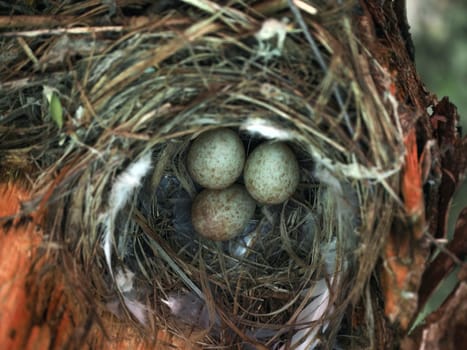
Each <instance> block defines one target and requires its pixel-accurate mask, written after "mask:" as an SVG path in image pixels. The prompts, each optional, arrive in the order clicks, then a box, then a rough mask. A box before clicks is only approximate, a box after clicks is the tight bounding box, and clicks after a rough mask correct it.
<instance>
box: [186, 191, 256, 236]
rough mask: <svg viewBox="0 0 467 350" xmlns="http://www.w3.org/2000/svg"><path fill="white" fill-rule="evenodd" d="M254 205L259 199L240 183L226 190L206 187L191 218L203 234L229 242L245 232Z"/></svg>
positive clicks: (194, 203) (196, 201) (197, 199)
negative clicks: (254, 197)
mask: <svg viewBox="0 0 467 350" xmlns="http://www.w3.org/2000/svg"><path fill="white" fill-rule="evenodd" d="M255 208H256V202H255V201H254V200H253V198H251V196H250V195H249V194H248V192H247V191H246V189H245V187H243V186H241V185H232V186H230V187H228V188H225V189H223V190H210V189H205V190H203V191H202V192H200V193H199V194H198V195H197V196H196V197H195V200H194V201H193V206H192V208H191V219H192V222H193V227H194V228H195V231H196V232H197V233H199V234H200V235H201V236H203V237H205V238H208V239H212V240H214V241H226V240H229V239H232V238H234V237H235V236H236V235H238V234H240V233H241V232H242V231H243V229H244V228H245V226H246V225H247V224H248V221H249V220H250V219H251V218H252V217H253V214H254V212H255Z"/></svg>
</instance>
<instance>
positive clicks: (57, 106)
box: [49, 93, 63, 129]
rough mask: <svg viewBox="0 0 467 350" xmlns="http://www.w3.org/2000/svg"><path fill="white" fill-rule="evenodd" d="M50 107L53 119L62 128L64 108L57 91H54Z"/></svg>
mask: <svg viewBox="0 0 467 350" xmlns="http://www.w3.org/2000/svg"><path fill="white" fill-rule="evenodd" d="M49 108H50V116H51V117H52V120H53V121H54V122H55V123H56V124H57V126H58V128H59V129H61V128H62V126H63V108H62V104H61V103H60V99H59V98H58V96H57V95H56V94H55V93H52V97H51V98H50V103H49Z"/></svg>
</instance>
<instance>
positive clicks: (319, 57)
mask: <svg viewBox="0 0 467 350" xmlns="http://www.w3.org/2000/svg"><path fill="white" fill-rule="evenodd" d="M288 2H289V6H290V9H291V11H292V13H293V15H294V17H295V20H296V21H297V22H298V24H299V26H300V27H301V28H302V30H303V34H304V35H305V38H306V40H307V41H308V43H309V44H310V46H311V50H312V51H313V54H314V55H315V56H316V59H317V61H318V64H319V66H320V67H321V69H322V70H323V71H325V72H326V71H327V65H326V62H324V59H323V55H322V54H321V51H320V50H319V48H318V45H316V42H315V40H314V39H313V37H312V36H311V34H310V31H309V30H308V26H307V25H306V23H305V21H304V19H303V17H302V14H301V13H300V10H299V9H298V8H297V5H296V4H295V2H294V0H288ZM334 96H335V97H336V101H337V103H338V105H339V108H340V109H341V111H342V113H343V115H344V120H345V123H346V126H347V129H348V131H349V133H350V134H351V135H353V133H354V131H353V127H352V125H351V123H350V118H349V115H348V114H347V111H346V110H345V107H344V101H343V98H342V95H341V93H340V90H339V88H338V87H337V86H334Z"/></svg>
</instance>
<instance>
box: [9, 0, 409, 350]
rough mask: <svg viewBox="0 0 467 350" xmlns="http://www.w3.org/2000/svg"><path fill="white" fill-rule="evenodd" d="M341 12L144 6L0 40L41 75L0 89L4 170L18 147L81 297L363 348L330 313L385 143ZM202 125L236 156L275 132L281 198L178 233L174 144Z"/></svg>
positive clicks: (391, 161) (284, 6) (394, 152)
mask: <svg viewBox="0 0 467 350" xmlns="http://www.w3.org/2000/svg"><path fill="white" fill-rule="evenodd" d="M351 5H352V4H351V3H346V4H344V5H339V6H337V5H329V4H327V2H325V1H322V2H320V1H316V2H314V6H312V5H311V4H309V3H307V2H306V1H290V2H286V1H266V2H259V1H243V2H241V1H231V2H217V3H215V2H211V1H206V0H193V1H179V2H176V3H174V4H172V5H169V4H168V3H166V2H161V3H160V4H157V5H154V6H155V7H156V8H157V9H154V8H152V10H151V9H148V8H142V7H138V6H135V7H131V11H132V13H133V14H143V13H145V12H144V11H154V12H153V13H154V17H144V18H143V17H140V18H139V20H138V21H135V22H134V23H130V24H128V25H126V26H125V25H122V26H114V27H107V29H105V30H104V29H102V31H101V32H97V31H95V30H93V29H92V28H91V26H89V27H87V26H84V27H75V28H71V29H68V30H64V31H63V32H60V31H56V32H53V30H50V32H48V33H45V34H40V33H39V34H36V35H33V36H32V38H29V37H27V36H24V38H26V39H27V40H29V41H28V42H26V40H25V39H24V38H23V36H21V35H18V34H16V36H19V37H20V39H21V41H22V42H23V43H24V44H25V45H26V46H29V47H31V48H33V50H36V51H35V54H36V59H37V60H38V61H37V62H36V63H37V64H38V65H39V66H40V67H41V69H42V71H44V72H50V73H48V74H49V75H48V76H47V77H46V78H44V76H43V73H38V72H39V71H36V73H34V74H35V76H34V75H33V76H32V78H31V79H30V80H27V81H26V82H24V81H19V80H17V81H16V82H14V83H11V84H4V85H3V86H2V90H3V91H5V92H6V93H5V95H4V96H5V97H3V98H2V105H3V106H6V105H9V106H11V107H10V108H7V109H4V108H3V107H2V110H3V109H4V110H8V111H9V112H8V113H7V115H6V116H3V117H2V119H1V123H2V125H3V126H2V127H5V125H6V124H7V122H8V123H9V129H8V130H10V136H6V137H5V145H6V146H5V148H8V149H7V150H6V151H4V152H3V158H4V161H5V162H7V163H8V162H9V163H8V164H10V165H11V164H16V165H17V164H18V163H21V162H22V161H23V158H22V157H19V156H18V154H19V153H18V152H19V150H20V149H21V150H22V151H23V152H24V154H26V155H27V157H26V158H27V159H28V162H29V163H32V162H31V160H34V162H35V164H38V167H39V168H40V169H41V170H40V172H39V173H36V176H35V178H34V186H35V188H36V194H37V200H36V201H35V202H33V203H31V210H32V209H37V208H44V206H45V207H46V208H47V223H46V224H47V225H48V227H49V228H50V231H48V232H51V234H50V237H49V238H50V241H51V242H54V243H58V244H59V246H61V247H63V251H65V252H67V253H70V252H71V253H72V256H73V259H75V261H76V263H77V265H78V266H80V268H81V269H82V270H83V271H84V275H85V276H86V279H87V283H89V284H90V285H92V289H91V290H90V291H88V292H89V293H90V294H91V295H92V296H93V299H94V300H96V303H97V304H99V305H100V306H102V307H103V308H104V309H105V310H107V311H111V312H113V313H114V314H116V315H118V316H119V317H121V318H122V319H123V320H126V321H128V322H132V323H133V324H134V325H135V326H137V327H140V328H142V329H143V330H144V329H145V330H153V329H159V328H164V329H169V330H170V331H171V332H173V333H175V334H177V335H179V336H181V337H185V338H189V339H191V340H192V341H193V342H194V343H197V344H200V345H203V346H206V347H208V346H216V348H218V346H221V345H222V346H226V347H227V348H232V346H240V348H248V346H251V347H254V346H256V347H261V346H264V347H267V348H274V349H280V348H297V349H305V348H313V347H316V346H318V344H324V345H328V346H331V344H333V343H334V342H335V341H336V339H337V343H339V344H341V345H346V344H347V345H349V344H350V343H353V344H356V343H357V344H360V345H365V344H366V345H368V343H367V342H370V341H371V340H370V339H371V337H372V333H371V332H372V329H371V325H372V322H371V320H370V319H371V317H370V316H368V317H369V320H367V322H364V325H365V327H366V329H363V330H360V331H359V332H360V333H359V334H357V335H358V336H359V337H360V338H359V339H358V340H355V339H356V338H355V337H349V336H350V335H355V334H354V332H355V330H353V329H352V327H351V324H350V322H349V319H348V317H347V316H346V311H347V310H349V306H351V305H352V304H353V303H354V302H356V301H357V300H359V299H360V298H362V297H363V296H365V297H369V295H368V293H365V288H367V286H368V282H369V279H370V276H371V273H372V270H373V268H374V266H375V263H376V261H377V259H378V252H379V250H380V247H381V244H382V242H383V240H384V238H385V236H386V234H387V233H388V230H389V225H390V224H391V219H392V216H393V210H392V209H393V208H394V207H395V206H396V205H397V199H396V196H395V195H394V193H397V186H398V181H399V180H398V172H399V170H400V167H401V164H402V155H403V147H402V141H401V131H400V128H399V126H398V119H397V115H396V112H395V111H394V109H395V107H397V106H395V103H394V101H392V100H390V99H387V100H385V99H384V96H383V94H382V93H381V90H377V88H376V86H378V88H380V86H379V84H377V83H375V81H374V79H373V78H372V76H371V75H369V71H370V67H371V69H372V71H376V72H378V73H379V74H380V76H379V77H378V78H379V81H381V80H384V79H386V77H387V73H386V72H385V71H384V70H383V69H382V68H380V67H378V66H377V63H376V62H375V61H373V60H372V57H371V55H370V54H369V53H368V52H367V51H366V50H365V48H364V47H362V46H361V44H360V43H359V41H358V40H357V39H356V37H355V33H354V30H355V28H354V27H353V24H352V18H351V17H350V16H351V11H352V6H351ZM70 6H71V5H70ZM71 7H72V6H71ZM62 10H63V11H64V12H65V13H68V14H69V13H72V14H73V11H77V10H76V9H75V8H73V7H72V8H67V7H66V6H65V7H64V9H62ZM66 11H68V12H66ZM80 11H84V10H83V9H81V10H80ZM138 11H139V12H138ZM75 13H77V12H75ZM88 19H89V20H90V19H91V17H89V18H88ZM76 28H78V29H80V30H78V29H76ZM102 28H105V27H102ZM86 29H88V30H86ZM73 30H74V31H73ZM10 42H11V41H8V38H7V39H5V40H4V41H3V42H2V45H3V46H4V47H6V46H7V45H8V43H10ZM64 48H66V49H64ZM63 52H66V54H65V57H64V55H63ZM22 54H23V53H16V55H17V56H16V57H13V58H11V62H13V59H14V60H15V61H16V62H21V59H19V58H21V57H22V56H21V55H22ZM38 55H40V57H39V56H38ZM60 55H61V57H60ZM26 60H27V59H26ZM15 64H16V65H15ZM15 64H12V65H11V66H10V67H9V68H6V69H10V71H9V73H10V74H9V76H10V77H15V76H18V74H19V72H20V68H19V63H15ZM23 67H24V66H23ZM57 67H62V68H63V67H66V70H64V69H57ZM36 68H37V67H36ZM52 71H53V72H52ZM44 96H45V97H44ZM38 106H39V107H38ZM19 110H22V112H21V113H17V111H19ZM25 115H26V117H25ZM11 125H14V128H11ZM220 127H223V128H230V129H231V130H233V131H235V132H236V133H237V134H238V135H239V136H240V138H241V140H242V143H243V144H244V146H245V148H246V150H247V155H248V154H249V153H250V152H251V150H253V149H254V148H255V147H256V146H257V145H258V144H260V143H262V142H276V141H281V142H285V143H287V144H288V145H289V146H290V148H291V149H292V150H293V152H294V153H295V155H296V157H297V159H298V163H299V166H300V183H299V186H298V188H297V190H296V192H295V193H294V194H293V196H291V197H290V198H289V199H288V200H286V201H284V202H283V203H280V204H276V205H258V206H257V208H256V211H255V213H254V216H253V218H252V219H251V220H250V221H249V222H248V224H247V225H246V226H245V228H244V229H243V232H242V233H241V234H240V235H239V236H237V237H236V238H233V239H231V240H228V241H221V242H219V241H211V240H209V239H206V238H203V237H202V236H200V235H198V234H197V233H196V232H195V231H194V229H193V223H192V219H191V205H192V201H193V199H194V197H195V196H196V194H197V193H199V192H200V190H201V188H200V187H199V186H198V185H197V184H196V183H194V181H193V180H192V179H191V177H190V175H189V173H188V171H187V168H186V155H187V150H188V148H189V146H190V144H191V143H192V141H193V140H194V139H195V138H196V137H197V136H199V135H200V134H202V133H203V132H205V131H207V130H212V129H217V128H220ZM12 130H13V131H12ZM11 135H12V136H11ZM24 135H26V136H24ZM32 136H34V137H32ZM18 139H19V140H20V141H18ZM19 144H21V145H25V144H28V145H30V146H28V147H23V146H22V147H19V146H18V145H19ZM14 151H15V152H16V153H14ZM20 158H21V159H20ZM242 181H243V180H242V178H240V179H239V180H238V181H237V182H238V183H242ZM56 254H57V257H60V256H61V254H63V253H62V252H59V253H56ZM368 305H369V306H368V307H371V303H368ZM367 315H371V311H368V310H367ZM147 334H149V333H147Z"/></svg>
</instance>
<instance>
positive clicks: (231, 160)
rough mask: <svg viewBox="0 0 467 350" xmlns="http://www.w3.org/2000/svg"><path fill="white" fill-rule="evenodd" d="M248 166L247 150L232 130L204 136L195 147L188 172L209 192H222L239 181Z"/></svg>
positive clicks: (190, 151) (205, 133) (192, 148)
mask: <svg viewBox="0 0 467 350" xmlns="http://www.w3.org/2000/svg"><path fill="white" fill-rule="evenodd" d="M244 163H245V148H244V147H243V143H242V141H241V140H240V137H239V136H238V135H237V134H236V133H235V132H234V131H232V130H230V129H225V128H221V129H215V130H210V131H206V132H204V133H202V134H201V135H200V136H198V137H197V138H196V139H195V140H194V141H193V143H192V145H191V147H190V149H189V151H188V155H187V168H188V172H189V173H190V175H191V177H192V179H193V180H194V181H195V182H197V183H198V184H200V185H201V186H203V187H206V188H209V189H222V188H226V187H228V186H230V185H231V184H233V183H234V182H235V180H237V178H238V177H239V176H240V175H241V173H242V170H243V165H244Z"/></svg>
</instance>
